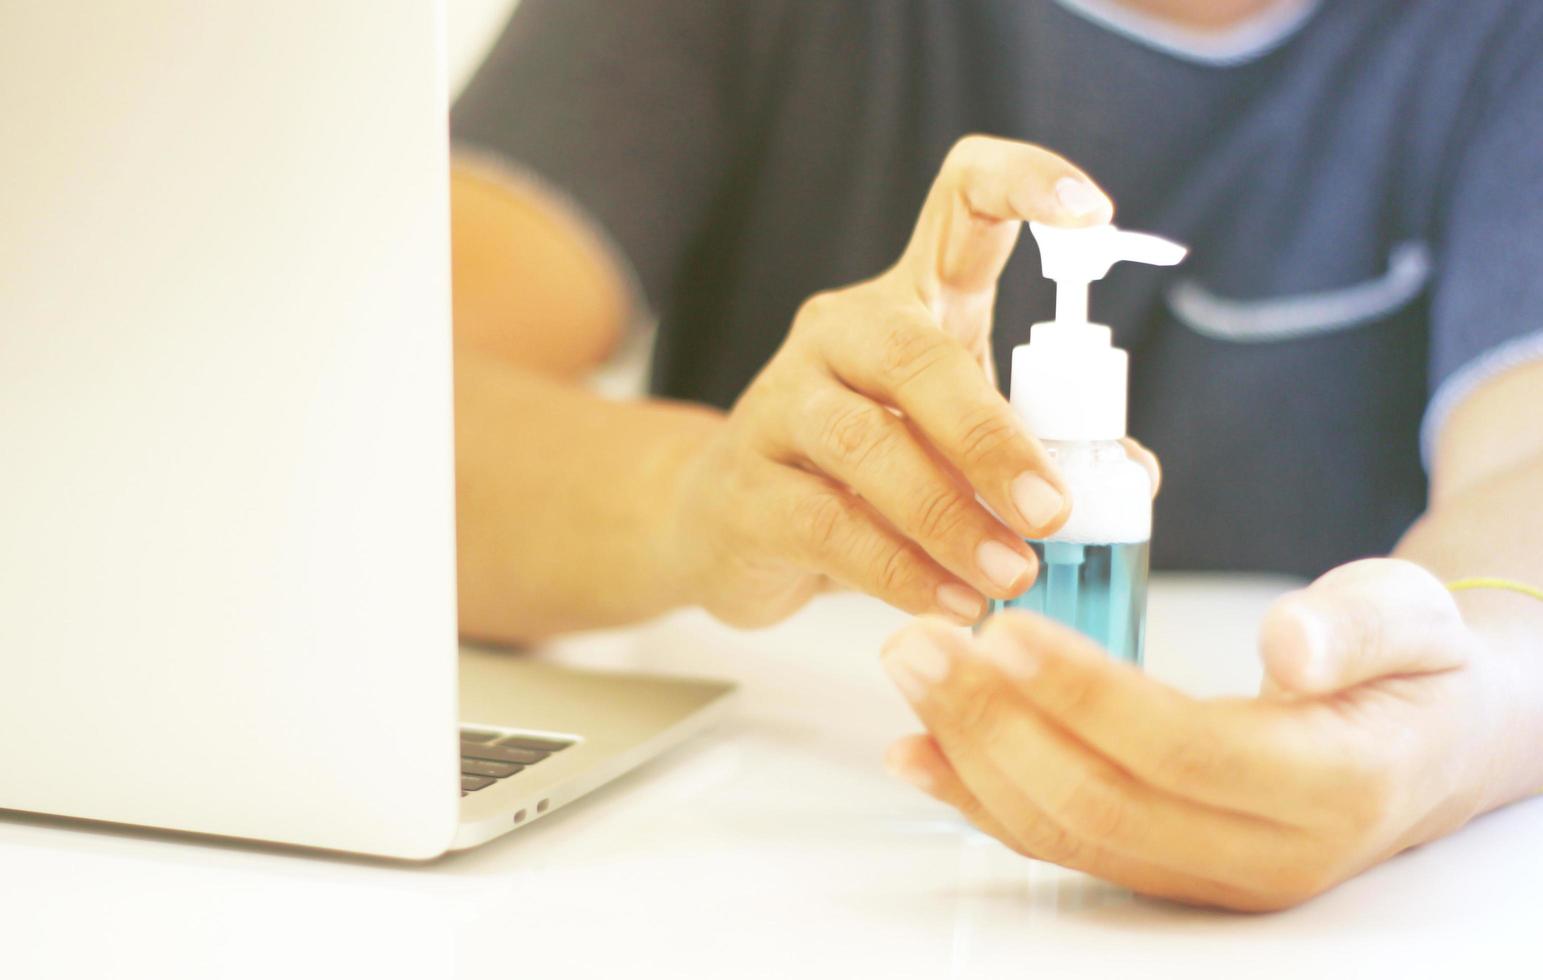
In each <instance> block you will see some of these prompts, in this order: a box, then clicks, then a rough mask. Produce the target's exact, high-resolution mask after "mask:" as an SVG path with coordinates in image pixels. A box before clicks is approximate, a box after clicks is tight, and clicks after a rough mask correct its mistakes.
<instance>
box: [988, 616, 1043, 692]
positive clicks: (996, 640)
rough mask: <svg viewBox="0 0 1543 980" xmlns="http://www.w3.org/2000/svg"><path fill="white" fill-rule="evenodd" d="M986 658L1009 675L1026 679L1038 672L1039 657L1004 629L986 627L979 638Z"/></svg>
mask: <svg viewBox="0 0 1543 980" xmlns="http://www.w3.org/2000/svg"><path fill="white" fill-rule="evenodd" d="M980 648H981V651H982V652H983V653H984V654H985V655H986V659H987V660H989V661H991V662H992V663H994V664H996V665H997V668H998V669H999V670H1001V671H1002V672H1003V673H1004V674H1007V675H1008V676H1009V677H1016V678H1017V679H1018V680H1028V679H1029V678H1030V677H1033V676H1034V675H1035V674H1036V673H1038V672H1039V657H1038V656H1037V655H1035V653H1034V651H1033V650H1031V649H1029V648H1028V647H1027V646H1025V645H1024V644H1023V642H1022V641H1021V640H1019V639H1018V638H1017V637H1015V636H1013V635H1012V634H1011V633H1009V632H1008V631H1007V630H1005V629H989V628H988V629H987V630H986V631H985V632H984V634H983V635H982V636H981V638H980Z"/></svg>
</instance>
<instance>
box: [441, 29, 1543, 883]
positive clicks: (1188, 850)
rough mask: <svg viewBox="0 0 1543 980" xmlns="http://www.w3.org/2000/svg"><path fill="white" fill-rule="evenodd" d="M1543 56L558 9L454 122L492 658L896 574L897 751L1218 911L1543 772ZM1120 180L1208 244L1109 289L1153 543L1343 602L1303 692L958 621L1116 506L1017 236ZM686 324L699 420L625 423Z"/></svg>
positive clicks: (783, 602) (688, 393)
mask: <svg viewBox="0 0 1543 980" xmlns="http://www.w3.org/2000/svg"><path fill="white" fill-rule="evenodd" d="M1540 55H1543V7H1540V6H1539V5H1537V4H1535V3H1531V2H1529V0H1463V2H1461V3H1458V2H1455V0H1420V2H1410V0H1366V2H1358V3H1335V2H1332V0H1323V2H1316V0H1003V2H991V0H915V2H911V3H905V4H899V3H886V2H883V0H852V2H844V3H839V4H833V3H818V2H813V0H810V2H799V0H718V2H685V0H633V2H630V3H626V4H615V3H611V2H608V0H524V2H523V3H522V4H521V6H520V7H519V9H518V10H517V12H516V14H515V15H514V17H513V19H512V21H511V22H510V24H509V26H508V28H507V29H506V31H505V33H504V35H503V36H502V38H501V39H500V40H499V41H498V43H497V44H496V46H495V47H494V49H493V51H492V53H491V55H490V57H489V58H488V60H487V61H486V63H485V64H484V65H483V66H482V68H481V69H480V70H479V72H478V73H477V75H476V77H475V78H474V79H473V81H472V82H471V84H470V86H469V88H468V89H467V91H466V92H465V93H464V94H463V96H462V97H461V98H460V100H459V101H458V103H457V105H456V106H455V108H454V110H453V114H452V134H453V136H454V138H455V140H456V144H457V147H458V157H457V161H458V162H457V165H456V168H455V173H454V179H453V192H452V210H453V234H454V240H453V244H454V274H455V275H454V281H455V323H456V343H457V355H456V356H457V360H456V371H457V373H456V383H457V396H456V397H457V413H458V421H457V434H456V435H457V450H458V498H459V500H458V503H459V507H460V517H459V533H458V538H459V546H460V572H461V615H462V624H463V629H464V630H465V632H467V633H468V634H470V635H473V636H479V637H483V638H490V639H497V640H504V641H529V640H534V639H539V638H541V637H544V636H548V635H551V634H554V633H559V632H562V631H565V630H571V629H577V628H584V627H593V626H603V625H609V624H617V623H626V622H631V621H635V620H640V619H643V618H645V617H649V616H652V615H654V614H656V613H659V612H661V611H664V610H667V609H670V608H674V607H677V606H683V605H700V606H703V607H705V608H707V609H708V610H710V611H711V612H712V613H713V614H715V615H716V616H718V617H719V618H721V619H723V620H725V621H727V622H729V623H732V624H738V625H743V626H756V625H761V624H766V623H771V622H774V621H776V620H778V619H780V618H782V617H785V616H787V615H789V614H790V613H792V612H793V611H794V610H796V609H797V608H799V607H800V606H801V605H803V604H804V603H805V602H806V601H807V600H808V599H809V598H810V597H811V596H813V595H814V594H816V593H818V592H820V591H821V590H823V589H826V588H831V587H847V588H853V589H859V590H863V591H866V592H869V593H871V594H873V595H875V596H877V597H879V598H881V599H884V600H885V601H887V602H890V603H892V604H893V605H895V606H897V607H899V608H901V609H903V610H906V611H908V612H912V613H918V614H926V615H927V618H923V619H921V620H919V621H918V622H917V623H916V624H915V625H913V626H911V627H908V628H906V629H905V630H903V631H902V632H901V633H899V634H898V635H897V636H896V637H894V638H893V639H892V640H891V641H890V642H889V643H888V644H887V645H886V647H885V650H884V652H883V659H884V662H885V664H886V666H887V667H889V668H890V670H891V672H892V673H893V675H894V677H895V679H896V683H897V684H898V685H899V687H900V689H901V690H902V691H903V692H904V693H905V695H906V696H907V697H908V698H909V699H910V701H911V702H912V704H913V705H914V707H915V709H916V712H917V714H918V716H919V717H920V719H921V721H922V722H923V723H924V724H925V727H926V728H927V732H926V733H924V734H921V735H918V736H915V737H911V738H907V739H905V740H903V741H902V742H900V743H898V744H897V745H896V746H895V747H894V748H893V750H892V751H891V753H890V757H889V762H890V764H891V766H892V767H893V768H894V769H895V770H896V771H897V772H899V773H900V774H902V775H904V776H906V777H907V778H909V779H911V780H912V781H913V782H915V783H917V784H918V785H919V786H920V787H921V788H923V789H924V790H926V791H928V792H930V793H932V794H933V795H935V796H936V797H938V798H939V799H941V800H944V801H946V802H948V803H950V804H952V805H954V806H956V807H958V808H959V809H960V810H961V811H963V813H964V814H966V815H967V816H968V817H969V818H970V819H971V820H973V821H974V822H975V823H976V824H977V825H978V826H979V827H981V828H982V829H984V830H985V831H987V832H988V833H991V834H993V835H995V836H996V837H998V838H1000V839H1001V840H1002V841H1004V842H1005V843H1007V844H1008V845H1009V846H1011V847H1014V848H1016V849H1018V850H1020V851H1022V852H1023V853H1024V854H1027V855H1030V856H1033V857H1036V858H1042V859H1045V860H1049V861H1054V862H1057V863H1060V864H1063V865H1067V866H1070V867H1073V868H1079V869H1083V870H1086V871H1089V872H1091V873H1093V874H1096V875H1099V876H1102V877H1105V878H1108V879H1111V880H1113V881H1116V882H1119V883H1122V884H1125V885H1127V886H1129V887H1132V888H1134V889H1136V890H1139V891H1141V892H1144V893H1148V894H1152V895H1157V896H1164V897H1169V898H1173V899H1176V900H1179V901H1184V902H1192V903H1199V904H1207V905H1217V906H1224V907H1230V908H1238V909H1275V908H1282V907H1286V906H1289V905H1292V904H1295V903H1298V902H1301V901H1304V900H1306V899H1308V898H1310V897H1312V896H1314V895H1316V894H1319V893H1320V892H1322V891H1324V890H1325V889H1327V888H1330V887H1332V886H1333V885H1334V884H1336V883H1338V882H1341V881H1343V880H1345V879H1346V878H1348V877H1351V876H1353V875H1355V874H1357V873H1359V872H1360V871H1361V870H1363V869H1365V868H1367V867H1369V866H1371V865H1373V864H1375V863H1377V862H1379V861H1381V860H1384V859H1386V858H1388V857H1390V856H1392V855H1394V854H1397V853H1399V852H1400V851H1402V850H1405V849H1407V848H1409V847H1412V846H1415V845H1417V844H1419V843H1422V842H1425V841H1429V840H1432V839H1434V838H1436V837H1439V836H1441V835H1443V834H1446V833H1449V832H1451V831H1453V830H1455V829H1457V828H1459V827H1461V826H1462V825H1463V824H1465V823H1466V822H1467V821H1469V820H1471V819H1472V818H1474V817H1475V816H1476V815H1478V814H1480V813H1483V812H1485V811H1488V810H1491V809H1494V808H1496V807H1499V806H1502V805H1504V804H1506V803H1508V802H1511V801H1514V800H1517V799H1520V798H1522V797H1524V796H1526V795H1528V794H1530V793H1532V792H1535V791H1537V790H1538V789H1539V788H1540V787H1543V753H1539V752H1538V751H1537V750H1536V746H1538V745H1539V744H1543V602H1539V601H1536V600H1535V599H1533V598H1529V597H1528V596H1526V595H1522V594H1518V593H1517V592H1516V591H1513V590H1510V589H1504V588H1480V589H1474V590H1471V591H1463V592H1458V593H1454V592H1451V591H1449V590H1448V588H1447V587H1446V586H1447V584H1449V583H1451V582H1453V581H1454V580H1457V579H1464V578H1472V577H1476V576H1481V577H1494V578H1501V579H1504V580H1507V581H1508V582H1512V583H1521V584H1522V585H1523V586H1525V584H1526V583H1532V584H1534V585H1536V584H1543V514H1540V510H1539V508H1540V502H1543V424H1539V419H1543V333H1540V332H1539V327H1540V324H1543V276H1540V275H1538V269H1539V266H1540V263H1543V209H1540V208H1539V207H1537V204H1538V202H1539V201H1540V200H1543V157H1540V156H1539V155H1538V153H1537V146H1538V140H1539V139H1540V137H1543V57H1540ZM971 134H989V135H971ZM1114 202H1118V203H1119V206H1120V210H1121V222H1122V224H1125V225H1127V226H1129V227H1132V228H1139V229H1143V230H1151V231H1155V232H1157V233H1160V234H1162V235H1164V236H1166V237H1169V238H1172V239H1175V240H1178V241H1182V242H1186V243H1187V244H1189V245H1191V246H1192V248H1193V252H1192V257H1191V260H1190V261H1189V262H1188V263H1186V265H1185V266H1184V267H1182V268H1180V269H1178V270H1176V271H1173V272H1167V271H1157V270H1151V269H1145V268H1135V267H1122V268H1120V269H1118V270H1117V271H1116V272H1115V273H1114V274H1113V275H1112V276H1111V278H1110V279H1109V281H1108V282H1107V283H1106V284H1105V285H1103V286H1102V287H1101V288H1100V291H1098V293H1097V294H1096V296H1095V307H1094V313H1095V315H1096V318H1097V319H1099V320H1100V321H1102V322H1106V323H1110V324H1112V325H1113V326H1114V327H1115V330H1116V340H1117V342H1118V343H1119V344H1120V346H1122V347H1125V348H1127V349H1129V350H1130V352H1131V359H1132V382H1131V383H1132V392H1131V419H1132V425H1133V434H1134V435H1135V436H1136V437H1137V438H1139V439H1140V440H1141V442H1142V443H1144V444H1146V445H1149V446H1151V447H1154V448H1155V449H1156V450H1157V452H1158V453H1160V454H1161V457H1162V460H1163V472H1164V479H1165V486H1164V488H1163V490H1162V493H1161V494H1160V495H1159V497H1158V499H1157V502H1156V519H1155V527H1156V529H1157V534H1156V536H1155V538H1154V542H1153V560H1154V563H1155V565H1156V566H1157V567H1159V568H1172V569H1186V568H1210V569H1252V570H1274V571H1281V572H1289V573H1296V574H1300V575H1305V576H1313V575H1318V576H1320V577H1319V578H1317V580H1316V581H1315V582H1314V583H1313V584H1312V585H1311V586H1309V587H1307V588H1306V589H1304V590H1301V591H1298V592H1295V593H1292V594H1290V595H1288V596H1285V597H1284V598H1282V599H1281V600H1280V601H1279V602H1277V603H1276V604H1275V605H1274V606H1273V608H1272V609H1271V610H1270V612H1269V614H1268V615H1267V616H1266V618H1265V620H1264V622H1263V624H1262V627H1261V639H1260V654H1261V656H1262V658H1263V662H1264V667H1265V676H1266V680H1265V685H1264V689H1263V690H1262V691H1261V693H1260V696H1259V697H1258V698H1255V699H1239V700H1223V701H1203V700H1195V699H1192V698H1189V697H1186V696H1184V695H1182V694H1180V693H1179V692H1176V691H1174V690H1172V689H1170V688H1167V687H1165V686H1164V685H1162V684H1160V683H1158V682H1156V681H1154V680H1152V679H1150V678H1148V677H1146V676H1144V675H1142V674H1141V673H1139V672H1138V671H1135V670H1134V669H1130V668H1127V667H1125V666H1123V665H1120V664H1116V663H1114V662H1112V661H1111V660H1110V659H1108V658H1106V657H1104V656H1102V655H1101V654H1100V652H1099V651H1098V650H1097V649H1096V647H1093V646H1092V644H1091V643H1090V642H1089V641H1087V640H1085V639H1083V638H1081V637H1080V636H1079V635H1078V634H1076V633H1074V632H1069V631H1067V630H1064V629H1061V628H1059V627H1057V626H1056V625H1055V624H1053V623H1050V622H1048V621H1045V620H1043V619H1039V618H1035V617H1032V616H1026V615H1006V616H1000V617H996V618H994V619H993V620H991V621H990V622H989V623H988V624H987V625H986V626H985V628H984V629H983V631H981V632H980V633H979V635H978V636H977V637H971V636H969V635H967V634H966V633H965V632H964V631H960V630H957V629H953V628H949V627H948V626H947V624H949V623H954V624H960V623H973V622H974V621H976V620H977V619H978V618H980V616H981V615H982V614H983V613H984V612H985V610H986V600H987V599H1005V598H1009V597H1012V596H1016V595H1018V594H1021V593H1022V592H1023V591H1024V590H1025V589H1026V588H1027V587H1028V586H1029V584H1030V583H1031V582H1032V580H1033V577H1034V575H1035V571H1036V569H1035V559H1034V555H1033V552H1032V550H1030V549H1029V548H1028V547H1026V546H1025V544H1024V539H1025V538H1033V537H1039V536H1043V535H1045V534H1047V533H1050V532H1053V531H1054V529H1055V528H1057V527H1059V526H1060V525H1061V524H1062V523H1063V522H1064V521H1065V520H1066V518H1067V516H1068V514H1069V512H1070V509H1071V508H1073V507H1075V505H1076V502H1075V500H1071V499H1069V498H1068V496H1067V494H1066V492H1065V487H1064V484H1063V483H1062V482H1061V480H1060V477H1059V475H1058V474H1057V472H1056V470H1055V467H1054V465H1053V464H1052V463H1051V461H1050V460H1049V459H1048V458H1047V456H1046V453H1045V451H1044V449H1043V447H1042V446H1041V445H1040V444H1039V443H1038V442H1037V441H1036V440H1035V438H1034V434H1033V433H1032V432H1028V431H1025V429H1024V427H1023V426H1021V425H1019V424H1018V423H1017V422H1016V421H1015V416H1014V415H1013V413H1012V412H1011V411H1010V410H1009V407H1008V406H1007V404H1006V403H1005V401H1004V400H1003V398H1002V396H1001V395H1000V394H999V392H998V389H997V386H996V380H995V379H996V375H997V372H998V370H999V368H1000V367H1001V365H1002V364H1003V361H1004V358H1005V356H1006V355H1007V352H1008V351H1009V350H1010V349H1011V347H1012V346H1013V345H1014V344H1016V343H1020V342H1022V341H1023V339H1024V338H1025V337H1026V333H1027V326H1028V324H1029V323H1030V322H1032V321H1033V320H1035V319H1044V318H1045V317H1046V315H1047V314H1048V312H1049V309H1050V306H1051V294H1050V292H1049V290H1050V288H1051V287H1050V284H1048V283H1046V282H1044V281H1042V280H1041V279H1040V278H1039V276H1038V269H1037V264H1036V263H1035V262H1034V261H1033V260H1032V258H1020V260H1019V261H1017V262H1013V263H1009V261H1008V260H1009V257H1010V256H1011V254H1012V253H1013V251H1014V248H1015V245H1016V243H1017V241H1018V238H1019V228H1020V223H1021V222H1022V221H1023V220H1026V219H1034V220H1039V221H1043V222H1048V223H1053V224H1060V225H1066V226H1082V225H1088V224H1095V223H1099V222H1104V221H1107V220H1110V218H1111V217H1112V214H1113V208H1114ZM918 214H919V218H918V217H916V216H917V215H918ZM649 314H652V315H653V316H654V317H655V318H656V319H657V331H658V333H657V347H656V350H655V353H654V356H653V367H652V376H651V385H652V390H653V394H654V396H655V397H654V398H652V399H647V400H635V401H622V402H618V401H608V400H605V399H602V398H600V397H598V396H596V395H593V394H591V393H589V392H588V391H587V390H586V389H585V387H584V385H583V383H582V378H583V376H584V375H585V373H586V372H587V371H588V370H590V369H591V368H592V367H593V366H595V365H596V364H598V363H600V362H601V361H603V360H604V359H605V358H606V357H607V355H608V353H609V352H610V351H612V350H613V348H614V347H615V346H616V345H617V344H618V343H619V342H620V340H621V339H622V337H623V336H624V335H625V334H626V333H627V332H628V331H629V330H632V329H635V328H634V327H633V326H632V325H633V324H634V323H635V322H637V321H641V320H643V319H646V318H647V316H648V315H649ZM1128 448H1129V451H1130V452H1131V453H1132V454H1133V455H1135V456H1136V457H1137V458H1138V459H1140V460H1142V461H1143V462H1145V463H1147V464H1148V465H1149V466H1152V467H1154V469H1155V467H1156V459H1155V457H1153V456H1152V455H1151V454H1150V453H1148V452H1147V451H1146V450H1145V449H1144V448H1143V447H1142V445H1141V444H1138V443H1134V442H1133V443H1131V444H1130V446H1129V447H1128ZM1368 556H1370V557H1368ZM1378 556H1380V557H1378Z"/></svg>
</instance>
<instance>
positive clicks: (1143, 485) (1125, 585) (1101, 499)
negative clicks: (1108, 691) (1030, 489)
mask: <svg viewBox="0 0 1543 980" xmlns="http://www.w3.org/2000/svg"><path fill="white" fill-rule="evenodd" d="M1030 227H1031V228H1032V229H1033V231H1034V237H1035V238H1036V239H1037V240H1038V241H1039V251H1040V255H1041V256H1042V258H1043V261H1044V269H1045V278H1047V279H1053V280H1055V282H1056V285H1057V295H1056V318H1055V320H1054V321H1053V322H1051V323H1039V324H1035V325H1034V328H1033V331H1032V333H1031V334H1030V338H1029V342H1028V343H1027V344H1024V345H1023V346H1022V347H1019V348H1017V349H1016V350H1014V351H1013V381H1012V403H1013V408H1014V409H1015V410H1016V411H1017V412H1018V414H1019V415H1020V416H1021V417H1022V418H1023V420H1024V422H1025V423H1026V424H1027V426H1028V428H1029V431H1031V432H1033V433H1034V435H1035V436H1037V437H1038V438H1039V439H1040V440H1041V441H1042V442H1043V443H1044V445H1045V449H1046V451H1047V452H1048V453H1049V454H1050V457H1051V458H1052V459H1054V460H1055V463H1056V466H1057V468H1058V469H1059V470H1060V472H1061V476H1062V479H1063V480H1064V481H1065V483H1066V488H1067V490H1068V492H1069V493H1070V494H1071V503H1072V512H1071V517H1070V518H1069V519H1068V520H1067V522H1066V523H1065V524H1064V525H1062V527H1061V528H1060V530H1058V531H1057V532H1056V533H1055V534H1054V535H1052V536H1051V537H1050V538H1048V539H1046V540H1043V541H1030V542H1029V545H1030V547H1032V548H1033V549H1034V552H1035V554H1036V555H1038V556H1039V559H1040V572H1039V577H1038V578H1037V579H1036V580H1035V582H1034V585H1033V587H1032V588H1030V589H1029V591H1028V592H1027V593H1025V594H1024V595H1022V596H1020V597H1018V598H1017V599H1014V600H1012V601H1010V602H1006V603H1002V602H994V603H993V607H994V608H997V609H1000V608H1003V607H1004V606H1005V607H1008V608H1012V609H1022V610H1027V611H1029V612H1034V613H1039V614H1040V615H1043V616H1048V617H1050V618H1051V619H1054V620H1056V621H1057V622H1060V623H1063V624H1065V625H1067V626H1070V627H1072V628H1074V629H1077V630H1081V631H1082V632H1083V633H1084V634H1086V635H1088V636H1090V637H1092V638H1093V639H1094V640H1096V641H1097V642H1098V643H1099V644H1100V645H1102V646H1103V647H1104V649H1106V650H1108V651H1109V653H1110V654H1111V655H1112V656H1114V657H1117V658H1119V659H1121V660H1126V661H1129V662H1131V663H1135V664H1138V665H1139V664H1140V663H1141V662H1142V659H1143V656H1144V654H1143V648H1144V643H1145V635H1146V583H1147V561H1148V549H1149V542H1150V539H1151V537H1152V480H1151V477H1150V476H1149V475H1148V474H1147V471H1146V469H1145V468H1144V467H1142V466H1141V465H1140V464H1139V463H1137V462H1136V461H1135V460H1133V459H1131V458H1130V457H1129V456H1128V455H1126V452H1125V447H1124V446H1122V445H1121V444H1120V442H1119V441H1118V440H1119V439H1121V438H1122V437H1124V435H1125V387H1126V375H1127V374H1128V373H1129V372H1128V369H1127V364H1128V361H1127V358H1126V355H1125V352H1124V351H1123V350H1120V349H1118V348H1116V347H1115V346H1114V342H1113V333H1112V331H1111V330H1110V329H1109V328H1108V327H1105V326H1102V325H1100V324H1096V323H1090V322H1088V285H1089V284H1090V283H1093V282H1097V281H1098V280H1100V279H1102V278H1104V276H1106V275H1108V274H1109V269H1110V268H1111V267H1112V266H1113V265H1114V264H1115V263H1116V262H1126V261H1129V262H1145V263H1147V264H1149V265H1175V264H1177V263H1178V262H1179V261H1180V260H1182V259H1183V258H1184V255H1185V249H1184V247H1183V246H1181V245H1175V244H1174V243H1173V242H1169V241H1165V240H1163V239H1161V238H1157V237H1155V236H1153V235H1141V234H1136V233H1134V232H1128V231H1121V230H1120V229H1118V228H1116V227H1114V226H1113V225H1101V226H1098V227H1094V228H1080V229H1069V228H1051V227H1049V226H1048V225H1041V224H1033V225H1031V226H1030Z"/></svg>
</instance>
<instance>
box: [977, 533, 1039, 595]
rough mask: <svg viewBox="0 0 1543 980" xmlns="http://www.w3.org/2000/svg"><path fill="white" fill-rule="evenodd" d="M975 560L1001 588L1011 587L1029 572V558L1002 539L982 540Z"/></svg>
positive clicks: (986, 574)
mask: <svg viewBox="0 0 1543 980" xmlns="http://www.w3.org/2000/svg"><path fill="white" fill-rule="evenodd" d="M975 561H976V563H977V564H978V565H980V570H981V571H982V572H983V573H984V574H985V576H986V577H987V578H989V579H990V580H991V581H992V583H993V584H995V585H996V586H997V587H998V588H1000V589H1011V588H1012V587H1013V586H1015V585H1017V584H1018V583H1019V582H1020V581H1021V580H1022V579H1023V577H1024V576H1025V575H1027V574H1029V560H1028V559H1027V558H1025V557H1023V556H1022V555H1020V554H1018V552H1016V551H1014V550H1013V549H1011V548H1009V547H1008V546H1007V545H1005V544H1002V543H1001V542H1000V541H982V542H981V545H980V547H979V548H977V549H975Z"/></svg>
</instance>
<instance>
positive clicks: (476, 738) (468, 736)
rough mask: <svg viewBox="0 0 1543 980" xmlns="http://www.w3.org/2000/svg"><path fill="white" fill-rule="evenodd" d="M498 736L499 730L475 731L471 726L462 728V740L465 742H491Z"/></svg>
mask: <svg viewBox="0 0 1543 980" xmlns="http://www.w3.org/2000/svg"><path fill="white" fill-rule="evenodd" d="M497 737H498V733H497V732H474V731H472V730H471V729H469V728H463V729H461V741H463V742H491V741H493V739H495V738H497Z"/></svg>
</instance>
